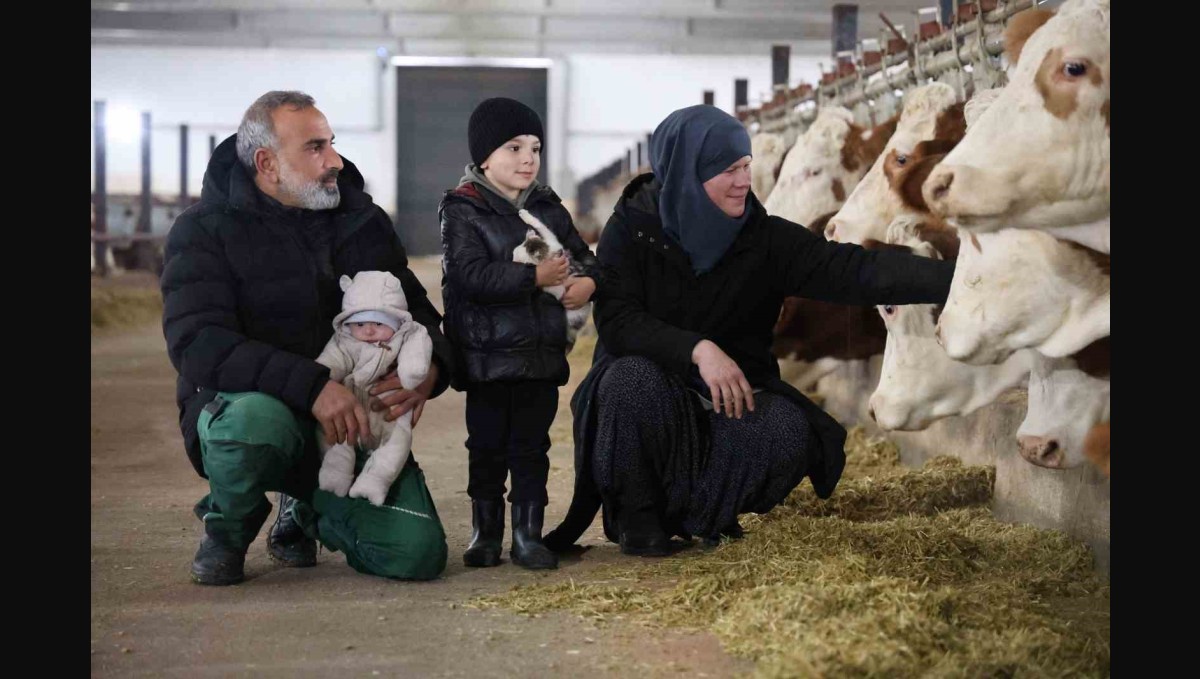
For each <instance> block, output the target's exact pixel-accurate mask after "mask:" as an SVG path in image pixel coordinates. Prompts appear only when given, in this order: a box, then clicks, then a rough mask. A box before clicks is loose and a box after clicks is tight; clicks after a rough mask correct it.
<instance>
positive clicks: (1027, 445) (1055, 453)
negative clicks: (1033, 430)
mask: <svg viewBox="0 0 1200 679" xmlns="http://www.w3.org/2000/svg"><path fill="white" fill-rule="evenodd" d="M1017 447H1018V448H1019V449H1020V452H1021V457H1023V458H1025V459H1026V460H1027V461H1029V462H1031V463H1033V464H1036V465H1037V466H1039V467H1049V468H1051V469H1058V468H1061V467H1062V448H1061V447H1060V446H1059V445H1058V441H1057V440H1056V439H1054V438H1051V437H1049V436H1020V437H1018V438H1017Z"/></svg>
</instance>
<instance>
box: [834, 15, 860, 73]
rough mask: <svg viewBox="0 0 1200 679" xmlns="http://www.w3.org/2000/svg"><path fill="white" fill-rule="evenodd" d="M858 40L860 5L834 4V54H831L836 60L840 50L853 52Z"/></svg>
mask: <svg viewBox="0 0 1200 679" xmlns="http://www.w3.org/2000/svg"><path fill="white" fill-rule="evenodd" d="M857 40H858V5H841V4H839V5H834V6H833V54H831V55H830V56H832V57H833V58H834V59H835V60H836V59H837V53H838V52H853V51H854V44H855V42H856V41H857ZM835 63H836V61H835ZM835 70H836V67H835Z"/></svg>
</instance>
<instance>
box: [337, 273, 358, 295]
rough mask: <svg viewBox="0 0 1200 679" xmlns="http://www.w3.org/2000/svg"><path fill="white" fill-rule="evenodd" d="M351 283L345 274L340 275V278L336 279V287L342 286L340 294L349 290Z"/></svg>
mask: <svg viewBox="0 0 1200 679" xmlns="http://www.w3.org/2000/svg"><path fill="white" fill-rule="evenodd" d="M353 282H354V281H353V280H351V279H350V277H349V276H347V275H346V274H342V277H341V278H339V279H338V285H340V286H342V292H345V291H347V290H349V289H350V284H351V283H353Z"/></svg>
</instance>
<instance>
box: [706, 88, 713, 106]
mask: <svg viewBox="0 0 1200 679" xmlns="http://www.w3.org/2000/svg"><path fill="white" fill-rule="evenodd" d="M704 103H705V104H708V105H709V106H712V105H713V91H712V90H704Z"/></svg>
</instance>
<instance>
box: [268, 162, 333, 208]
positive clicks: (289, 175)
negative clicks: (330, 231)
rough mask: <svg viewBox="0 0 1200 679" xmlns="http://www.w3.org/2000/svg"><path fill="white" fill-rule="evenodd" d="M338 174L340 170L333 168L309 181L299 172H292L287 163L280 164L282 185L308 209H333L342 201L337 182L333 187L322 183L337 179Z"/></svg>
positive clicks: (280, 181)
mask: <svg viewBox="0 0 1200 679" xmlns="http://www.w3.org/2000/svg"><path fill="white" fill-rule="evenodd" d="M337 175H338V171H337V170H336V169H331V170H330V171H329V172H326V173H325V174H324V175H322V176H321V178H320V179H319V180H317V181H309V180H307V179H305V178H303V177H301V176H300V175H299V174H298V173H294V172H292V168H291V167H289V166H288V164H287V163H285V162H283V163H280V164H279V184H280V187H281V188H282V189H283V190H284V192H286V193H287V194H288V195H289V196H291V197H292V199H293V200H294V201H295V202H296V203H299V204H300V207H302V208H305V209H308V210H332V209H333V208H335V207H337V206H338V204H339V203H341V202H342V195H341V193H340V192H339V191H338V187H337V184H336V183H335V184H334V185H333V186H331V187H329V186H325V185H324V184H322V182H324V181H327V180H329V179H336V178H337Z"/></svg>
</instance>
